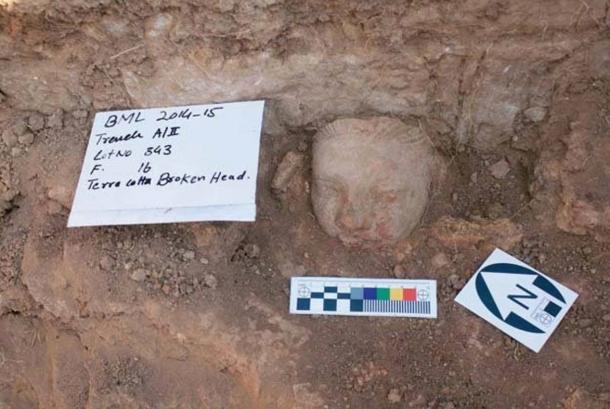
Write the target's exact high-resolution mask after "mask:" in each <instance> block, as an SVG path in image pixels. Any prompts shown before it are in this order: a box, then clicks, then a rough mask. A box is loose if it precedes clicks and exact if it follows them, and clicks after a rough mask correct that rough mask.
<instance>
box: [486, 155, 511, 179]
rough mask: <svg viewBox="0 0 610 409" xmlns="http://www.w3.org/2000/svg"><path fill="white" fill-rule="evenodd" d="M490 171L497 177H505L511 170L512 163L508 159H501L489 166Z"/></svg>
mask: <svg viewBox="0 0 610 409" xmlns="http://www.w3.org/2000/svg"><path fill="white" fill-rule="evenodd" d="M489 172H490V173H491V175H492V176H493V177H495V178H496V179H504V178H505V177H506V175H508V173H509V172H510V164H509V163H508V162H507V161H506V159H501V160H499V161H497V162H496V163H494V164H493V165H491V166H490V167H489Z"/></svg>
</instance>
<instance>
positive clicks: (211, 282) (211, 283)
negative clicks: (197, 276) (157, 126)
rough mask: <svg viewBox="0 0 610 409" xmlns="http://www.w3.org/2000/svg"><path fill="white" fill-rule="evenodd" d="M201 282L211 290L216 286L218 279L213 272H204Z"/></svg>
mask: <svg viewBox="0 0 610 409" xmlns="http://www.w3.org/2000/svg"><path fill="white" fill-rule="evenodd" d="M203 284H204V285H205V286H206V287H208V288H211V289H212V290H213V289H215V288H216V287H217V286H218V279H217V278H216V277H215V276H214V275H213V274H206V275H205V276H204V277H203Z"/></svg>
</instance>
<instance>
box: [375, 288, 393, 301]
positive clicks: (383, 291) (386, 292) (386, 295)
mask: <svg viewBox="0 0 610 409" xmlns="http://www.w3.org/2000/svg"><path fill="white" fill-rule="evenodd" d="M376 295H377V299H378V300H389V299H390V289H389V288H378V289H377V294H376Z"/></svg>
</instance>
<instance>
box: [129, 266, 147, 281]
mask: <svg viewBox="0 0 610 409" xmlns="http://www.w3.org/2000/svg"><path fill="white" fill-rule="evenodd" d="M130 277H131V279H132V280H133V281H144V280H146V270H144V269H143V268H136V269H135V270H133V273H131V276H130Z"/></svg>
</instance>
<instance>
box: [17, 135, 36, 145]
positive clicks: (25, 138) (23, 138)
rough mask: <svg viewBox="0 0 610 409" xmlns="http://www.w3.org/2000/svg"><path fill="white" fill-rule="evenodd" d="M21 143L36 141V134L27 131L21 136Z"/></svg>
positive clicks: (27, 143)
mask: <svg viewBox="0 0 610 409" xmlns="http://www.w3.org/2000/svg"><path fill="white" fill-rule="evenodd" d="M18 139H19V143H20V144H22V145H31V144H32V143H34V134H33V133H32V132H26V133H24V134H23V135H21V136H20V137H19V138H18Z"/></svg>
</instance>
